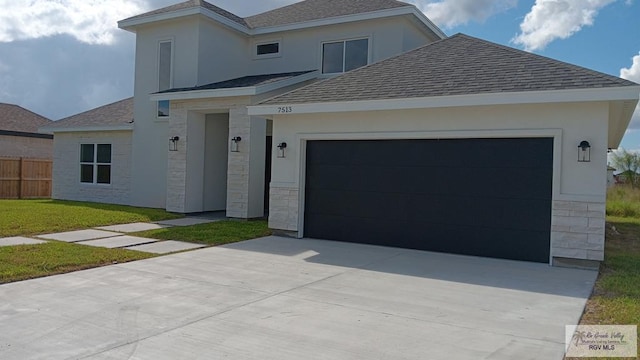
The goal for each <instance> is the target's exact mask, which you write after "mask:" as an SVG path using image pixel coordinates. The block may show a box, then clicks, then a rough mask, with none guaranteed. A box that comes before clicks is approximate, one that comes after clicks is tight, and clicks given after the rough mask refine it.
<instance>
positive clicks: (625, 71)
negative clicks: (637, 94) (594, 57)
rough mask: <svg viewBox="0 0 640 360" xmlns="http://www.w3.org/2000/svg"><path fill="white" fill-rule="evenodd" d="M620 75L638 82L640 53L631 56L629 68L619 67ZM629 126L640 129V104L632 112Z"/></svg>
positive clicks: (639, 82) (639, 79)
mask: <svg viewBox="0 0 640 360" xmlns="http://www.w3.org/2000/svg"><path fill="white" fill-rule="evenodd" d="M620 77H621V78H623V79H627V80H630V81H633V82H636V83H638V84H640V53H638V55H636V56H634V57H633V63H632V64H631V66H630V67H629V68H622V69H620ZM629 128H630V129H640V104H639V105H638V106H637V107H636V111H635V113H633V117H632V118H631V124H630V125H629Z"/></svg>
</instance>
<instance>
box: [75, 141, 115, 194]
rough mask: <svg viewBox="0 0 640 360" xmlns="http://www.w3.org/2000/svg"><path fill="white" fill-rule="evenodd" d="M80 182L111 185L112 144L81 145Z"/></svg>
mask: <svg viewBox="0 0 640 360" xmlns="http://www.w3.org/2000/svg"><path fill="white" fill-rule="evenodd" d="M80 182H81V183H87V184H111V144H82V145H80Z"/></svg>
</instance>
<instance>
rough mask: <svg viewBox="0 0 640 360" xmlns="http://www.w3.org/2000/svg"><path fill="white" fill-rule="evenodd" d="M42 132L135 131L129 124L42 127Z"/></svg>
mask: <svg viewBox="0 0 640 360" xmlns="http://www.w3.org/2000/svg"><path fill="white" fill-rule="evenodd" d="M39 130H40V132H47V133H53V134H55V133H69V132H96V131H133V124H131V125H127V124H123V125H103V126H69V127H52V126H48V127H42V128H40V129H39Z"/></svg>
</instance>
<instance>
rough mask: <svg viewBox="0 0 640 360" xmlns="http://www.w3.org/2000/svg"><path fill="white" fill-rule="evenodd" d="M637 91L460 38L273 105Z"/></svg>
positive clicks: (620, 81)
mask: <svg viewBox="0 0 640 360" xmlns="http://www.w3.org/2000/svg"><path fill="white" fill-rule="evenodd" d="M634 85H637V84H635V83H633V82H631V81H628V80H624V79H621V78H618V77H615V76H611V75H607V74H603V73H599V72H596V71H593V70H589V69H586V68H582V67H579V66H576V65H571V64H568V63H564V62H561V61H558V60H554V59H550V58H547V57H543V56H540V55H536V54H532V53H528V52H525V51H521V50H517V49H513V48H510V47H506V46H502V45H498V44H495V43H491V42H488V41H485V40H481V39H477V38H473V37H471V36H467V35H463V34H457V35H454V36H452V37H450V38H447V39H444V40H440V41H437V42H434V43H431V44H429V45H425V46H423V47H421V48H418V49H416V50H413V51H410V52H408V53H405V54H402V55H398V56H396V57H393V58H390V59H387V60H384V61H381V62H378V63H374V64H372V65H369V66H366V67H363V68H359V69H356V70H353V71H351V72H348V73H346V74H344V75H341V76H338V77H335V78H331V79H328V80H325V81H322V82H318V83H316V84H312V85H309V86H307V87H304V88H301V89H297V90H294V91H291V92H289V93H286V94H283V95H281V96H278V97H275V98H272V99H269V100H267V101H265V102H263V103H262V104H302V103H325V102H344V101H362V100H383V99H407V98H425V97H437V96H451V95H472V94H489V93H509V92H529V91H552V90H576V89H592V88H607V87H621V86H634Z"/></svg>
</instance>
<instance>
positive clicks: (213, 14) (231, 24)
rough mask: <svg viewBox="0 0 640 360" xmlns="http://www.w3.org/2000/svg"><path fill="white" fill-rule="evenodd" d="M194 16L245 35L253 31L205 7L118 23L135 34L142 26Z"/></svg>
mask: <svg viewBox="0 0 640 360" xmlns="http://www.w3.org/2000/svg"><path fill="white" fill-rule="evenodd" d="M192 15H203V16H206V17H208V18H210V19H212V20H215V21H217V22H219V23H221V24H223V25H225V26H227V27H230V28H232V29H234V30H237V31H239V32H241V33H244V34H250V32H251V30H249V28H247V27H246V26H243V25H241V24H239V23H237V22H235V21H233V20H231V19H228V18H226V17H224V16H222V15H220V14H218V13H216V12H215V11H211V10H209V9H207V8H203V7H193V8H188V9H180V10H175V11H171V12H166V13H161V14H154V15H149V16H143V17H137V18H130V19H125V20H120V21H118V27H119V28H120V29H123V30H126V31H130V32H132V33H135V32H136V28H137V27H138V26H140V25H145V24H151V23H154V22H159V21H166V20H173V19H178V18H181V17H186V16H192Z"/></svg>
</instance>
